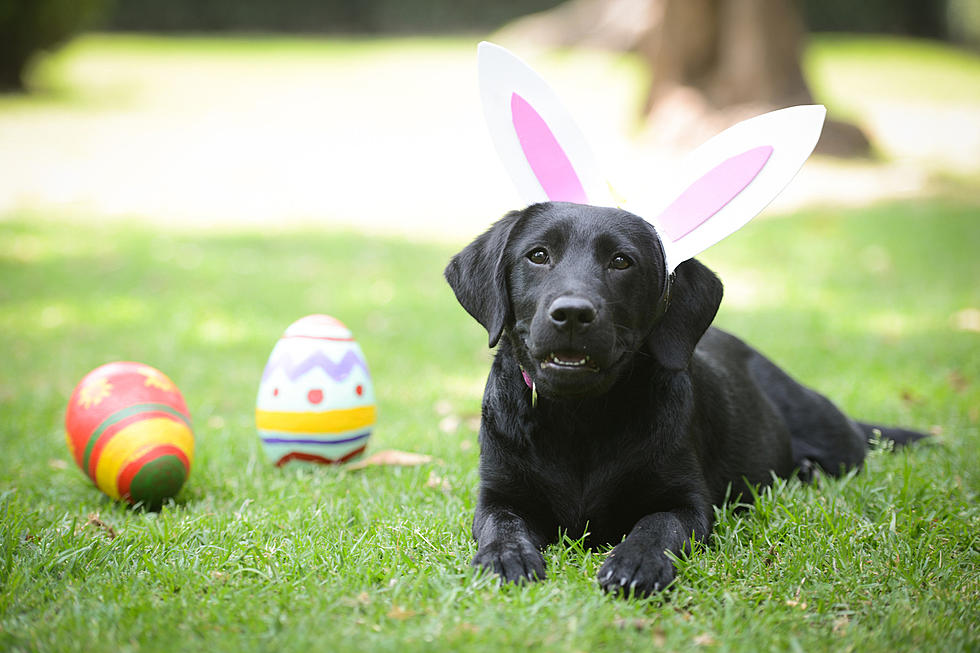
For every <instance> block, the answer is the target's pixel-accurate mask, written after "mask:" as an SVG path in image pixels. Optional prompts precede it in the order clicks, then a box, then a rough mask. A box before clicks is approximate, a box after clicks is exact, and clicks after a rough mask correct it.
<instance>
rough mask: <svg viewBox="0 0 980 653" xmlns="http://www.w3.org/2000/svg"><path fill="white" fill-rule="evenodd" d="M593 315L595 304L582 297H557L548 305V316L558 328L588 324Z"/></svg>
mask: <svg viewBox="0 0 980 653" xmlns="http://www.w3.org/2000/svg"><path fill="white" fill-rule="evenodd" d="M595 316H596V308H595V305H594V304H593V303H592V302H590V301H589V300H588V299H585V298H583V297H569V296H565V297H559V298H558V299H556V300H555V301H553V302H551V306H549V307H548V317H550V318H551V323H552V324H554V325H555V326H556V327H558V328H559V329H567V328H575V327H584V326H588V325H589V324H590V323H591V322H592V321H593V320H594V319H595Z"/></svg>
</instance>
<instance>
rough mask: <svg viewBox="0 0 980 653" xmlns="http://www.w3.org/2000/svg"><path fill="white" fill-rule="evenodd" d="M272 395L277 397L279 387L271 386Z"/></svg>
mask: <svg viewBox="0 0 980 653" xmlns="http://www.w3.org/2000/svg"><path fill="white" fill-rule="evenodd" d="M272 396H273V397H278V396H279V388H273V389H272Z"/></svg>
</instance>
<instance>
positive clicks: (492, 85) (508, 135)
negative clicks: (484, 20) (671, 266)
mask: <svg viewBox="0 0 980 653" xmlns="http://www.w3.org/2000/svg"><path fill="white" fill-rule="evenodd" d="M477 53H478V55H477V62H478V69H479V77H480V96H481V98H482V100H483V113H484V115H485V116H486V119H487V126H488V127H489V128H490V136H491V138H492V139H493V143H494V146H495V147H496V148H497V153H498V154H499V155H500V158H501V160H502V161H503V163H504V167H505V168H506V169H507V172H509V173H510V176H511V177H512V178H513V180H514V184H515V185H516V186H517V190H518V192H519V193H520V194H521V197H523V198H524V199H525V200H526V201H527V202H528V203H529V204H530V203H535V202H546V201H549V200H550V201H561V202H577V203H579V204H596V205H606V206H613V205H614V204H615V203H614V202H613V200H612V197H611V194H610V192H609V189H608V185H607V183H606V181H605V179H604V178H603V177H602V175H601V174H600V172H599V166H598V163H597V162H596V158H595V156H594V155H593V154H592V150H591V149H590V148H589V145H588V143H587V142H586V140H585V137H584V136H583V135H582V132H581V131H579V128H578V126H577V125H576V124H575V121H574V120H572V117H571V115H570V114H569V113H568V111H566V110H565V108H564V107H563V106H562V104H561V102H560V101H559V100H558V96H557V95H555V92H554V91H552V90H551V87H549V86H548V84H547V83H545V81H544V80H543V79H541V77H539V76H538V74H537V73H536V72H534V70H532V69H531V67H530V66H528V65H527V64H526V63H524V62H523V61H521V60H520V59H518V58H517V57H516V56H514V55H513V54H511V53H510V52H509V51H507V50H506V49H504V48H502V47H500V46H499V45H495V44H493V43H489V42H487V41H483V42H482V43H480V45H479V48H478V51H477Z"/></svg>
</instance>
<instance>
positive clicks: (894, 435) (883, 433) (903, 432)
mask: <svg viewBox="0 0 980 653" xmlns="http://www.w3.org/2000/svg"><path fill="white" fill-rule="evenodd" d="M857 425H858V428H860V429H861V432H862V433H864V438H865V440H867V442H868V444H871V442H872V441H873V440H875V439H876V438H877V439H880V440H890V441H891V442H894V443H895V446H896V447H904V446H905V445H908V444H912V443H913V442H917V441H919V440H922V439H923V438H928V437H929V434H927V433H920V432H919V431H911V430H909V429H903V428H896V427H891V426H879V425H878V424H868V423H866V422H858V423H857Z"/></svg>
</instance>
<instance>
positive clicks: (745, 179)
mask: <svg viewBox="0 0 980 653" xmlns="http://www.w3.org/2000/svg"><path fill="white" fill-rule="evenodd" d="M771 155H772V146H770V145H762V146H760V147H755V148H752V149H751V150H748V151H745V152H742V153H741V154H736V155H735V156H733V157H732V158H730V159H727V160H725V161H723V162H722V163H720V164H718V165H717V166H715V167H714V168H712V169H711V170H709V171H708V172H707V173H705V175H704V176H703V177H701V178H700V179H698V180H697V181H696V182H694V183H693V184H691V185H690V186H688V188H687V190H685V191H684V192H683V193H681V196H680V197H678V198H677V199H676V200H674V201H673V202H672V203H671V205H670V206H668V207H667V208H666V209H664V212H663V213H661V214H660V217H658V218H657V222H658V223H659V224H660V225H661V226H662V227H663V229H664V231H665V232H666V235H667V238H669V239H670V240H671V241H673V242H677V241H678V240H680V239H681V238H683V237H684V236H686V235H688V234H689V233H691V232H692V231H694V230H695V229H697V228H698V227H700V226H701V225H702V224H704V223H705V222H707V220H708V218H710V217H711V216H713V215H714V214H715V213H717V212H718V211H720V210H721V209H722V208H724V207H725V206H726V205H727V204H728V203H729V202H731V201H732V200H733V199H735V197H736V196H737V195H738V194H739V193H741V192H742V191H743V190H745V188H746V187H747V186H748V185H749V184H750V183H751V182H752V180H753V179H755V178H756V177H757V176H758V174H759V172H760V171H761V170H762V168H763V166H765V165H766V162H767V161H768V160H769V157H770V156H771Z"/></svg>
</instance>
